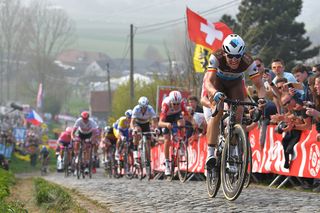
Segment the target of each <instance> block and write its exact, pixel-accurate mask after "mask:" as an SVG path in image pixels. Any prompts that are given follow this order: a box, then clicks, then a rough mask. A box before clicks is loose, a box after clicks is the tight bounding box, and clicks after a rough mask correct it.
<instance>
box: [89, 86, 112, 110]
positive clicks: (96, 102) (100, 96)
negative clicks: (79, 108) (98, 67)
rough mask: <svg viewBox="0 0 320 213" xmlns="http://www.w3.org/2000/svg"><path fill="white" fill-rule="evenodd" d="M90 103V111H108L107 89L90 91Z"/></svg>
mask: <svg viewBox="0 0 320 213" xmlns="http://www.w3.org/2000/svg"><path fill="white" fill-rule="evenodd" d="M90 105H91V111H92V112H109V111H110V110H109V93H108V91H91V95H90Z"/></svg>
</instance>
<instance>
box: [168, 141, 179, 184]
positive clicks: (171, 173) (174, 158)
mask: <svg viewBox="0 0 320 213" xmlns="http://www.w3.org/2000/svg"><path fill="white" fill-rule="evenodd" d="M170 149H171V159H170V175H169V176H167V180H168V181H172V179H173V177H174V168H175V165H176V162H175V161H176V159H177V158H176V148H175V147H174V145H172V146H171V148H170Z"/></svg>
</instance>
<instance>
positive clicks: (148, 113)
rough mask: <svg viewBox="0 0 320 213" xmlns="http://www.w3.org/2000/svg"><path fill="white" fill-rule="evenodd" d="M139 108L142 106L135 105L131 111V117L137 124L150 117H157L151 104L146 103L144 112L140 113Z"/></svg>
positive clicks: (146, 120)
mask: <svg viewBox="0 0 320 213" xmlns="http://www.w3.org/2000/svg"><path fill="white" fill-rule="evenodd" d="M141 109H142V107H141V106H140V105H137V106H135V107H134V108H133V111H132V119H135V121H136V122H137V123H138V124H145V123H148V122H150V120H151V119H153V118H156V117H157V115H156V113H155V112H154V109H153V108H152V106H150V105H148V107H147V110H146V111H145V112H144V113H142V110H141Z"/></svg>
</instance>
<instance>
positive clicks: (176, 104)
mask: <svg viewBox="0 0 320 213" xmlns="http://www.w3.org/2000/svg"><path fill="white" fill-rule="evenodd" d="M172 105H174V106H179V105H180V103H172Z"/></svg>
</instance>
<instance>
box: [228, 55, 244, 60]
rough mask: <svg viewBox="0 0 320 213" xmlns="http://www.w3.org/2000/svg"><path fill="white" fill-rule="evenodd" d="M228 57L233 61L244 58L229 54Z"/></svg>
mask: <svg viewBox="0 0 320 213" xmlns="http://www.w3.org/2000/svg"><path fill="white" fill-rule="evenodd" d="M227 57H228V58H230V59H233V58H236V59H239V58H241V57H242V55H240V54H238V55H232V54H227Z"/></svg>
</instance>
